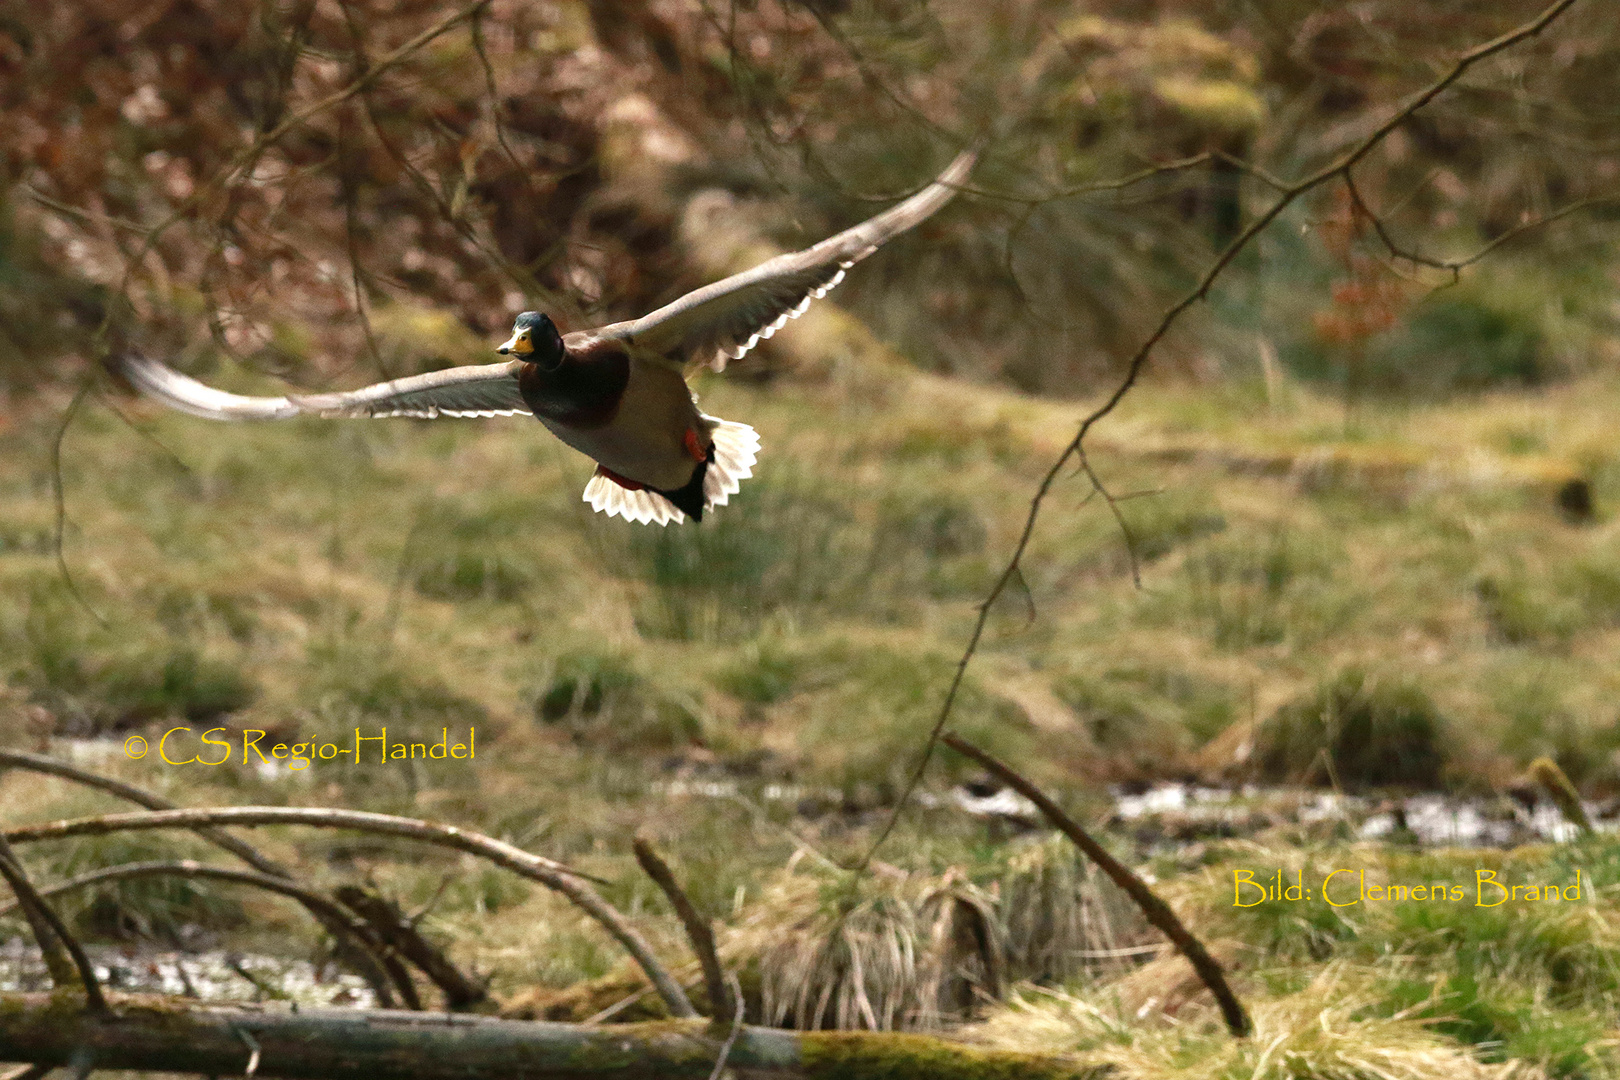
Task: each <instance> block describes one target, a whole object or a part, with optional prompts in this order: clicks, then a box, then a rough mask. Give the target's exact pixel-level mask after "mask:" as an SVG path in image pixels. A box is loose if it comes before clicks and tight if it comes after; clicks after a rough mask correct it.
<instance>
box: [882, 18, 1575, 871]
mask: <svg viewBox="0 0 1620 1080" xmlns="http://www.w3.org/2000/svg"><path fill="white" fill-rule="evenodd" d="M1574 4H1575V0H1556V2H1555V3H1553V4H1552V5H1551V6H1549V7H1547V8H1546V9H1545V10H1543V11H1542V13H1541V14H1540V15H1538V16H1536V18H1534V19H1532V20H1530V21H1529V22H1527V23H1524V24H1523V25H1521V26H1519V27H1518V28H1516V29H1514V30H1510V31H1508V32H1507V33H1505V34H1502V35H1501V36H1499V37H1496V38H1493V39H1491V40H1490V41H1487V42H1484V43H1483V44H1480V45H1476V46H1475V47H1474V48H1472V49H1469V50H1468V51H1467V52H1465V53H1463V54H1462V56H1460V57H1458V58H1457V60H1455V61H1454V62H1453V63H1452V65H1451V67H1450V68H1449V69H1448V70H1447V71H1446V73H1445V74H1444V75H1442V76H1440V77H1439V78H1438V79H1436V80H1435V81H1433V82H1432V83H1430V84H1429V85H1428V86H1427V87H1425V88H1424V89H1423V90H1421V91H1419V92H1418V93H1417V94H1415V95H1414V96H1413V97H1412V98H1411V99H1410V100H1408V101H1407V102H1406V104H1404V105H1402V106H1401V107H1399V108H1398V109H1396V110H1395V111H1394V112H1393V113H1392V114H1391V115H1390V117H1389V118H1388V119H1387V120H1385V121H1384V122H1383V123H1381V124H1379V125H1378V127H1377V128H1376V129H1374V130H1373V132H1372V133H1371V134H1369V135H1367V136H1366V137H1365V138H1364V139H1362V140H1361V141H1360V142H1359V143H1357V144H1356V145H1355V146H1353V147H1351V148H1350V149H1349V150H1347V151H1345V152H1344V153H1343V154H1341V155H1340V156H1339V157H1338V158H1336V159H1335V160H1334V161H1333V162H1331V163H1330V164H1328V165H1325V166H1323V167H1322V168H1321V169H1318V170H1317V171H1316V172H1314V173H1311V174H1310V175H1308V176H1306V177H1305V178H1304V179H1303V180H1299V181H1296V182H1295V183H1293V184H1288V185H1282V184H1281V182H1280V181H1277V180H1275V179H1274V178H1273V179H1271V180H1270V181H1269V183H1270V184H1271V186H1273V187H1276V188H1278V189H1279V191H1278V196H1277V199H1276V201H1275V202H1273V203H1272V204H1271V205H1270V206H1268V207H1267V208H1266V209H1265V210H1264V211H1263V212H1262V213H1261V214H1260V216H1259V217H1258V218H1256V219H1255V220H1254V221H1253V222H1252V223H1250V225H1249V226H1248V228H1246V229H1244V230H1243V231H1242V232H1241V233H1239V234H1238V235H1237V237H1236V238H1234V239H1233V240H1232V242H1231V243H1230V244H1228V245H1227V246H1226V248H1225V250H1223V251H1222V252H1221V253H1220V255H1218V256H1217V257H1216V259H1215V261H1214V263H1212V264H1211V265H1210V267H1209V269H1208V270H1206V271H1205V272H1204V275H1203V277H1201V278H1200V279H1199V281H1198V284H1197V285H1195V286H1194V287H1193V288H1192V290H1191V291H1189V292H1188V293H1187V294H1186V295H1185V296H1183V297H1182V298H1181V299H1180V300H1178V301H1176V302H1175V303H1174V304H1172V305H1171V306H1170V307H1169V308H1167V309H1166V310H1165V311H1164V313H1163V314H1162V315H1160V317H1159V321H1158V324H1157V325H1156V326H1155V327H1154V328H1153V331H1152V332H1151V333H1150V334H1148V336H1147V338H1146V340H1144V341H1143V342H1142V344H1141V345H1140V346H1139V347H1138V348H1137V350H1136V352H1135V353H1134V354H1133V355H1132V356H1131V359H1130V362H1129V363H1128V364H1127V365H1126V368H1125V374H1124V376H1123V377H1122V378H1121V379H1120V381H1119V383H1118V385H1116V386H1115V387H1114V390H1113V392H1112V393H1110V394H1109V395H1108V397H1107V398H1106V399H1105V400H1104V401H1103V403H1102V404H1101V405H1099V406H1097V407H1096V408H1095V409H1093V410H1092V411H1091V412H1090V413H1088V414H1087V415H1086V416H1085V418H1084V419H1082V420H1081V421H1080V426H1079V428H1078V429H1077V430H1076V432H1075V434H1074V437H1073V438H1072V439H1070V440H1069V442H1068V444H1067V445H1066V446H1064V448H1063V449H1062V451H1061V452H1059V454H1058V456H1057V459H1056V460H1055V461H1053V462H1052V465H1051V467H1050V468H1048V469H1047V471H1046V473H1045V475H1044V476H1042V478H1041V482H1040V484H1038V485H1037V486H1036V489H1035V494H1034V495H1033V496H1032V497H1031V498H1030V501H1029V510H1028V512H1027V513H1026V514H1025V517H1024V525H1023V528H1022V529H1021V530H1020V532H1019V534H1018V540H1017V541H1016V542H1015V543H1014V545H1013V552H1012V555H1011V556H1010V557H1009V558H1008V560H1007V563H1006V565H1005V566H1004V567H1003V568H1002V571H1001V573H1000V574H999V575H998V576H997V578H996V581H995V584H993V585H992V586H991V587H990V592H989V594H988V595H986V597H985V598H984V601H983V602H982V603H981V604H980V605H979V608H978V615H977V617H976V618H975V620H974V623H973V629H972V630H971V631H970V632H969V634H968V641H967V645H966V646H965V647H964V648H963V650H962V655H961V657H960V658H959V659H958V660H957V663H956V670H955V672H954V674H953V675H952V676H951V682H950V685H949V687H948V688H947V689H946V691H945V699H944V701H943V702H942V703H941V704H940V709H939V715H938V716H937V718H936V719H935V721H934V726H933V728H932V729H931V730H930V731H929V733H928V739H927V741H926V742H925V743H924V745H923V749H922V753H921V754H920V756H919V758H918V762H917V765H916V767H915V768H914V769H913V770H912V772H911V775H910V776H909V777H908V778H907V780H906V786H905V787H904V788H903V789H901V792H900V798H899V799H898V800H896V802H895V805H894V809H893V810H892V811H891V812H890V814H889V817H888V819H887V820H886V821H885V822H884V824H883V828H882V830H881V831H880V832H879V833H878V835H877V838H876V839H874V840H873V841H872V845H871V846H870V847H869V848H868V849H867V851H866V854H865V855H864V856H862V858H861V860H860V862H859V863H858V864H857V865H856V868H855V875H854V876H855V878H856V879H857V880H858V879H859V877H860V876H861V875H862V874H864V873H865V871H866V868H867V867H868V866H870V865H871V861H872V859H873V858H874V857H875V856H876V855H877V852H878V849H880V848H881V847H882V846H883V844H884V843H885V842H886V841H887V840H888V838H889V836H890V834H891V833H893V832H894V827H895V824H896V823H897V822H898V821H899V820H900V815H901V813H903V812H904V810H905V808H906V805H907V804H908V803H909V802H910V801H911V796H912V794H913V793H914V792H915V791H916V790H917V785H918V784H919V783H921V782H922V778H923V773H924V772H925V771H926V770H927V768H928V763H929V761H930V760H932V758H933V753H934V747H935V746H937V745H938V743H939V738H940V734H941V733H942V732H944V730H945V725H946V724H947V723H949V721H950V718H951V713H952V711H953V710H954V709H955V707H956V699H957V697H958V695H959V694H960V692H961V689H962V682H963V680H964V678H965V677H966V676H967V669H968V665H969V664H971V663H972V662H973V657H974V656H975V655H976V654H977V653H978V651H979V643H980V642H981V641H982V640H983V638H984V631H985V626H986V624H987V623H988V622H989V619H990V612H991V610H992V608H993V607H994V606H995V603H996V601H997V600H998V599H1000V597H1001V594H1002V593H1003V592H1004V591H1006V589H1007V586H1008V585H1009V584H1010V583H1011V582H1012V581H1013V579H1014V577H1015V576H1016V575H1017V573H1018V572H1019V566H1020V564H1021V563H1022V562H1023V558H1024V554H1025V552H1027V551H1028V550H1029V544H1030V540H1031V538H1032V537H1033V536H1034V533H1035V523H1036V521H1037V520H1039V518H1040V514H1041V508H1042V507H1043V506H1044V505H1045V503H1046V497H1047V496H1048V495H1049V494H1050V493H1051V491H1052V488H1053V486H1054V485H1055V484H1056V483H1057V480H1058V478H1059V477H1060V476H1061V475H1062V473H1063V470H1064V468H1065V466H1067V465H1068V463H1069V461H1070V459H1072V458H1074V457H1076V456H1077V455H1079V454H1080V453H1081V451H1082V449H1083V448H1084V446H1085V441H1086V436H1088V435H1089V434H1091V429H1092V428H1093V427H1095V426H1096V425H1097V424H1098V423H1100V422H1101V421H1102V420H1103V419H1104V418H1105V417H1107V416H1108V415H1109V414H1110V413H1112V412H1113V411H1114V409H1116V408H1117V407H1118V406H1119V403H1120V402H1121V401H1123V400H1124V399H1125V395H1127V394H1129V393H1130V392H1131V390H1132V388H1133V387H1135V386H1136V383H1137V380H1138V379H1140V378H1141V375H1142V370H1143V369H1144V368H1145V367H1146V366H1147V362H1148V359H1149V358H1150V357H1151V356H1152V355H1153V350H1154V349H1155V348H1156V347H1157V346H1158V344H1159V342H1160V341H1162V340H1164V337H1165V335H1166V334H1168V333H1169V332H1170V328H1171V327H1172V326H1174V325H1175V324H1176V323H1177V322H1178V321H1179V320H1180V318H1181V316H1182V315H1184V314H1185V313H1186V312H1187V311H1188V309H1190V308H1191V307H1193V305H1195V304H1197V303H1198V302H1199V301H1201V300H1204V299H1206V298H1207V297H1208V296H1209V291H1210V289H1211V288H1213V287H1214V285H1215V282H1216V281H1217V280H1218V279H1219V278H1220V276H1221V275H1222V274H1223V273H1225V271H1226V269H1227V268H1228V267H1229V266H1231V265H1232V263H1233V261H1234V260H1236V259H1237V257H1238V254H1239V253H1240V252H1242V251H1243V250H1244V249H1245V248H1247V247H1248V246H1249V244H1250V242H1251V241H1253V240H1254V238H1255V237H1257V236H1259V235H1260V234H1261V233H1262V232H1264V231H1265V230H1266V229H1267V228H1268V227H1269V226H1270V225H1271V223H1272V222H1274V221H1276V220H1277V218H1278V217H1280V216H1281V215H1282V212H1283V211H1284V210H1286V209H1288V207H1290V206H1292V205H1293V204H1294V203H1295V202H1296V201H1298V200H1299V198H1300V197H1301V196H1303V195H1305V194H1307V193H1308V192H1311V191H1314V190H1315V189H1316V188H1319V187H1321V186H1322V185H1323V184H1326V183H1328V182H1329V181H1332V180H1334V179H1337V178H1340V177H1344V176H1348V175H1349V173H1350V170H1351V169H1352V168H1354V167H1355V165H1356V164H1357V163H1358V162H1360V161H1361V160H1362V159H1363V158H1365V157H1366V156H1367V155H1368V154H1370V153H1371V152H1372V151H1373V148H1374V147H1376V146H1378V145H1379V144H1380V143H1382V142H1383V141H1384V140H1385V139H1386V138H1388V137H1389V135H1390V133H1391V132H1393V131H1394V130H1395V129H1396V128H1398V127H1400V126H1401V125H1402V124H1404V123H1406V121H1407V120H1409V119H1410V118H1411V117H1412V115H1413V114H1414V113H1416V112H1417V111H1418V110H1420V109H1422V108H1423V107H1424V106H1425V105H1427V104H1428V103H1429V102H1431V101H1433V100H1434V99H1435V98H1436V97H1438V96H1439V95H1440V94H1441V93H1443V92H1444V91H1445V90H1446V89H1447V88H1449V87H1450V86H1451V85H1452V84H1453V83H1455V82H1456V81H1457V80H1458V79H1460V78H1462V76H1463V73H1464V72H1466V71H1467V70H1468V69H1469V68H1471V67H1473V66H1474V65H1475V64H1477V63H1478V62H1479V61H1481V60H1483V59H1485V58H1486V57H1488V56H1493V55H1495V54H1496V53H1499V52H1501V51H1503V50H1504V49H1508V48H1511V47H1512V46H1514V45H1517V44H1519V43H1520V42H1522V41H1526V40H1528V39H1530V38H1533V37H1535V36H1536V35H1538V34H1540V33H1541V32H1542V31H1543V30H1545V29H1547V27H1548V26H1550V25H1552V23H1553V22H1554V20H1556V19H1557V18H1558V17H1559V16H1560V15H1562V14H1563V13H1564V12H1565V11H1568V10H1569V9H1570V8H1571V7H1573V6H1574Z"/></svg>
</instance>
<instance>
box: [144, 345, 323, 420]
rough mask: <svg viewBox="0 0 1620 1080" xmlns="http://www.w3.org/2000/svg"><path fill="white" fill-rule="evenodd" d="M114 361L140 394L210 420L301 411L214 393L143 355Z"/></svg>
mask: <svg viewBox="0 0 1620 1080" xmlns="http://www.w3.org/2000/svg"><path fill="white" fill-rule="evenodd" d="M113 362H114V364H116V365H117V367H118V370H119V371H120V372H122V373H123V375H124V377H125V378H126V379H128V380H129V381H130V382H132V383H134V384H135V386H136V387H137V388H138V389H139V390H140V391H141V392H142V393H144V394H146V395H147V396H149V397H154V398H156V399H157V400H159V401H161V402H163V403H164V404H165V405H167V406H169V407H170V408H173V409H179V410H180V411H181V412H188V413H191V414H192V415H193V416H201V417H204V418H206V419H209V420H284V419H286V418H287V417H289V416H297V415H298V414H299V412H300V411H301V410H300V409H299V408H298V406H297V405H295V404H293V402H292V401H290V400H288V399H287V398H284V397H243V396H242V395H241V394H228V393H226V392H225V391H224V390H215V389H214V388H213V387H212V386H204V385H203V384H202V383H200V382H198V381H197V380H196V379H193V378H192V377H191V376H189V375H182V374H180V373H179V372H178V371H176V370H174V369H173V368H171V367H168V366H166V365H164V364H160V363H158V362H157V361H156V360H148V359H147V358H146V357H144V356H137V355H135V354H132V353H126V354H125V355H123V356H120V357H118V358H117V359H116V360H114V361H113Z"/></svg>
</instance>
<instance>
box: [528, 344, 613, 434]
mask: <svg viewBox="0 0 1620 1080" xmlns="http://www.w3.org/2000/svg"><path fill="white" fill-rule="evenodd" d="M629 383H630V357H629V355H628V354H627V353H625V352H624V351H623V350H622V349H618V348H615V347H613V346H612V345H610V344H609V343H607V342H602V343H599V344H593V345H589V346H586V347H585V348H583V349H577V350H576V349H570V350H569V351H568V352H567V353H566V354H565V355H564V356H563V362H562V364H560V365H559V366H558V367H557V368H555V369H554V370H551V371H545V370H542V369H541V368H540V366H539V365H537V364H532V363H530V364H525V365H524V366H523V370H522V372H521V373H520V374H519V375H518V389H519V390H520V391H521V392H522V394H523V400H524V402H525V403H526V404H527V405H528V406H529V408H530V409H532V410H533V411H534V414H535V415H536V416H538V417H541V418H542V419H545V420H550V421H552V422H553V423H557V424H560V425H562V426H564V427H570V428H580V429H590V428H599V427H605V426H606V425H608V424H611V423H612V422H613V418H614V416H616V415H617V414H618V411H619V403H620V402H621V401H622V400H623V399H624V388H625V387H626V386H628V385H629Z"/></svg>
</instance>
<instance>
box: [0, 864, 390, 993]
mask: <svg viewBox="0 0 1620 1080" xmlns="http://www.w3.org/2000/svg"><path fill="white" fill-rule="evenodd" d="M142 877H189V878H210V879H213V880H215V881H229V882H232V883H234V884H238V885H251V886H253V887H254V888H257V889H264V890H265V891H267V892H273V893H279V894H280V895H282V896H286V897H289V898H291V899H293V900H296V901H298V902H299V903H300V904H302V905H303V906H304V908H305V909H306V910H308V912H309V913H310V915H312V916H313V917H314V918H315V919H316V921H318V922H319V923H320V924H321V925H322V926H324V927H326V928H327V929H328V930H329V931H331V932H332V934H333V936H334V937H336V938H338V939H339V940H340V941H344V940H347V941H348V942H350V943H351V944H353V945H354V946H355V947H356V949H357V955H359V956H363V957H364V958H365V959H364V960H363V961H362V962H361V963H360V964H357V965H356V966H357V967H360V968H361V971H360V974H361V976H362V977H363V978H365V980H366V981H367V982H368V983H370V984H371V986H372V987H373V989H378V990H379V993H378V997H379V998H380V999H382V1004H383V1006H384V1007H389V1006H391V1005H392V1004H393V1002H392V995H391V993H390V991H389V990H388V986H389V981H390V980H389V975H388V974H385V972H384V966H383V965H382V955H383V954H385V953H386V949H385V948H384V947H383V946H382V945H381V944H380V943H379V942H378V941H376V940H375V939H374V938H372V937H371V936H370V935H369V933H368V928H367V926H366V925H365V924H364V923H361V922H359V921H357V920H356V919H355V918H354V917H353V916H352V915H350V914H349V913H348V912H346V911H344V910H343V908H341V907H340V906H338V905H337V904H336V903H334V902H332V901H331V900H328V899H327V898H326V897H324V896H322V895H321V894H320V893H318V892H314V891H312V890H310V889H306V888H303V887H302V886H300V885H296V884H294V883H293V882H291V881H288V880H287V879H285V878H283V877H280V876H278V875H275V874H263V873H259V872H257V871H253V870H237V869H235V868H234V867H229V866H210V865H208V864H207V863H200V862H195V861H193V860H191V859H180V860H176V861H174V862H137V863H122V864H120V865H118V866H107V867H103V868H101V869H99V870H91V871H88V872H86V873H83V874H79V875H77V876H75V877H71V878H68V879H67V880H66V881H59V882H57V883H56V884H54V885H48V886H46V887H44V888H42V889H39V895H40V896H41V897H52V896H60V895H61V894H63V893H68V892H75V891H77V890H79V889H83V888H88V887H89V886H91V885H97V884H100V883H102V882H107V881H123V880H127V879H130V878H142ZM19 904H20V901H13V902H11V903H9V904H0V916H5V915H9V914H11V912H12V911H14V910H16V909H17V907H18V906H19ZM368 963H369V967H368V966H367V965H368ZM393 982H394V985H395V986H396V987H397V988H398V989H399V990H400V993H401V997H402V998H403V999H404V1000H405V1001H406V1002H407V1003H408V1004H410V1007H411V1008H413V1009H420V1008H421V1007H422V1004H421V1002H420V1001H417V1000H415V988H414V987H412V986H411V985H410V982H409V978H408V977H407V979H406V982H405V984H404V985H403V986H400V985H399V983H398V980H397V979H395V980H393ZM407 990H409V991H410V992H408V993H407Z"/></svg>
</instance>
